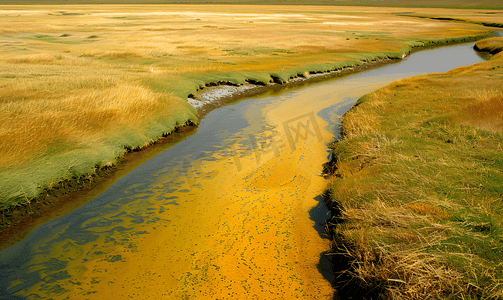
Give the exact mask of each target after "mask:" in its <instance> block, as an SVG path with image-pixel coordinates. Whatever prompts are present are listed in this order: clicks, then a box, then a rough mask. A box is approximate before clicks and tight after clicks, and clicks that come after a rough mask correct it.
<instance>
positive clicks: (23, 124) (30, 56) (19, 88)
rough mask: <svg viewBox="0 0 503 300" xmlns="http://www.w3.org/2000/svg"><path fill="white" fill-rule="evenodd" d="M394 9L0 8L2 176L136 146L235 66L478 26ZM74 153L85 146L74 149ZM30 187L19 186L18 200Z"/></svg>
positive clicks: (397, 43) (275, 66)
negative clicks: (191, 95)
mask: <svg viewBox="0 0 503 300" xmlns="http://www.w3.org/2000/svg"><path fill="white" fill-rule="evenodd" d="M407 10H408V11H410V10H412V9H407ZM413 11H415V12H417V13H422V12H423V10H422V9H413ZM435 11H436V12H438V13H439V14H455V13H457V12H456V11H455V10H440V9H438V10H435ZM398 12H403V9H400V8H364V7H316V6H218V5H212V6H205V5H197V6H183V5H164V6H162V5H157V6H156V5H145V6H142V5H94V6H93V5H88V6H85V5H78V6H77V5H72V6H38V5H32V6H1V7H0V45H2V47H1V48H0V66H1V67H0V124H2V125H1V127H0V168H2V169H4V170H7V172H10V173H6V174H7V175H6V174H4V175H5V176H7V177H8V178H12V174H11V173H12V172H13V170H14V169H16V170H17V171H18V170H19V169H22V168H25V171H24V172H25V173H26V174H34V173H37V172H38V171H37V172H34V171H33V170H32V169H30V168H31V167H32V166H33V165H34V164H37V163H38V162H40V161H42V160H46V163H49V164H51V165H55V164H62V166H61V169H64V170H70V169H71V168H72V166H76V167H73V168H74V169H75V171H74V173H75V174H74V175H79V173H82V172H87V171H88V170H89V168H90V167H89V166H91V168H92V167H94V164H95V163H98V164H104V163H107V162H108V161H109V160H113V159H114V157H115V156H117V155H120V149H123V148H121V147H123V146H129V147H138V146H142V145H144V144H145V143H149V142H151V141H153V140H155V139H156V138H157V137H158V136H160V135H161V134H162V133H165V132H169V131H171V130H172V129H173V127H174V126H176V125H181V124H183V123H184V122H185V121H186V120H188V119H193V120H194V119H195V113H196V111H195V109H193V108H192V107H190V106H189V104H187V102H186V99H185V97H186V96H187V95H188V94H189V93H190V91H192V90H195V89H196V88H197V87H195V86H198V85H201V84H204V83H208V82H210V81H219V80H223V81H226V80H227V79H226V78H227V77H229V76H230V77H232V76H234V75H235V74H237V73H236V72H239V73H240V74H241V72H264V74H265V73H271V72H280V71H284V70H289V69H293V68H301V67H305V66H306V65H311V64H321V63H333V62H337V61H342V60H346V61H347V60H352V58H350V57H348V56H347V55H348V54H354V53H368V52H385V51H394V52H396V51H401V49H404V48H405V47H406V45H405V44H404V42H407V41H410V40H414V39H420V38H442V37H459V36H467V35H480V34H483V33H486V32H489V30H488V29H487V28H484V27H482V26H478V25H473V24H463V23H455V22H442V21H434V20H428V19H418V18H410V17H402V16H396V15H394V13H398ZM428 13H430V11H429V10H428ZM463 13H470V11H467V10H464V11H463ZM473 13H476V12H475V11H474V12H473ZM345 55H346V56H345ZM225 72H227V73H225ZM228 72H232V73H228ZM222 74H224V75H222ZM226 76H227V77H226ZM243 76H244V77H246V76H247V75H243ZM156 120H168V121H169V120H172V121H173V122H171V123H170V124H171V125H169V126H166V125H165V123H166V122H164V123H163V122H160V121H159V122H157V121H156ZM153 121H156V122H157V123H155V126H154V125H152V122H153ZM158 123H159V124H158ZM168 123H169V122H168ZM163 126H164V127H165V129H164V127H163ZM154 127H155V128H156V130H155V131H154V130H153V129H151V128H154ZM146 128H147V129H146ZM127 132H136V133H138V132H139V133H141V134H139V133H138V135H139V136H138V137H136V136H135V137H134V138H129V139H128V138H123V139H122V138H121V139H120V138H118V137H115V136H121V137H124V136H126V137H129V135H128V133H127ZM112 144H113V145H114V146H113V147H112V146H110V145H112ZM71 151H73V152H71ZM83 151H84V152H85V151H87V152H92V153H91V154H92V155H91V154H89V155H87V154H86V155H87V156H85V157H84V158H78V155H80V154H79V153H81V152H83ZM70 152H71V153H70ZM69 153H70V154H69ZM96 153H98V154H100V155H101V154H102V153H106V155H103V158H100V156H99V155H98V154H96ZM66 154H68V156H65V157H63V156H64V155H66ZM58 155H59V156H61V155H62V157H63V158H58V159H56V158H54V157H56V156H58ZM93 155H94V156H93ZM96 155H97V156H96ZM59 156H58V157H59ZM68 157H73V158H75V157H77V158H75V161H71V159H68ZM96 157H98V158H96ZM92 160H97V161H92ZM84 162H85V164H84ZM81 165H82V166H81ZM40 168H42V169H44V170H48V169H46V168H45V167H44V166H42V167H40ZM4 172H5V171H4ZM47 172H48V174H47V175H43V176H39V178H36V179H28V180H27V182H37V186H44V185H47V184H50V182H53V181H55V178H57V177H61V176H62V175H61V174H59V175H58V174H56V173H55V172H56V171H47ZM49 173H50V174H49ZM67 173H68V172H67ZM0 175H1V174H0ZM30 176H33V175H30ZM16 178H25V179H26V176H25V175H23V174H20V175H19V177H16ZM16 180H19V179H16ZM16 184H17V183H16ZM36 189H37V188H36V187H35V186H31V187H28V186H27V187H25V188H24V190H23V192H22V193H23V195H24V198H29V197H30V196H32V195H34V194H36V191H35V190H36ZM7 194H16V195H18V196H19V192H18V191H8V192H7ZM7 197H11V196H7Z"/></svg>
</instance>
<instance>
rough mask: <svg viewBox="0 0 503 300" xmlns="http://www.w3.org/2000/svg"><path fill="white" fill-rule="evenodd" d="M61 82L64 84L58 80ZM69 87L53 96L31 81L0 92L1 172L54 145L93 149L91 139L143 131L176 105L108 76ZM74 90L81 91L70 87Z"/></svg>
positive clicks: (70, 83) (82, 80) (71, 82)
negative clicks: (128, 129)
mask: <svg viewBox="0 0 503 300" xmlns="http://www.w3.org/2000/svg"><path fill="white" fill-rule="evenodd" d="M49 82H50V80H49ZM46 83H47V82H46ZM63 83H64V80H63V79H60V80H58V81H57V84H58V85H61V84H63ZM66 83H67V84H66V86H67V88H64V87H63V91H60V92H59V93H57V92H53V93H51V94H49V93H48V91H46V90H44V89H43V88H44V87H40V86H39V87H34V85H36V83H33V82H29V81H28V82H23V81H17V82H16V83H15V84H12V85H10V86H8V87H2V88H0V99H2V102H1V104H2V105H1V106H0V123H1V124H2V127H1V129H0V141H2V143H0V153H2V154H3V155H2V156H1V158H0V166H1V167H2V168H5V167H9V166H13V165H16V164H19V163H20V162H24V161H26V160H27V159H29V158H34V156H36V155H41V154H43V153H45V152H48V151H51V149H50V148H51V147H52V146H53V145H55V144H56V145H55V146H56V147H61V145H62V144H63V145H64V144H69V145H73V144H81V143H86V144H87V146H88V147H92V140H93V139H99V138H103V134H107V133H108V134H110V133H111V130H116V129H118V128H121V127H123V128H126V127H130V126H133V127H136V126H138V127H141V125H143V123H145V122H147V121H148V119H149V117H151V116H155V115H157V114H158V113H159V112H162V111H164V112H166V111H167V110H168V109H169V108H170V107H169V105H170V103H173V96H170V95H168V94H162V93H155V92H153V91H151V90H149V89H147V88H145V87H142V86H139V85H132V84H130V83H125V82H121V81H120V80H117V79H115V78H112V77H108V76H104V77H101V78H100V77H95V76H93V77H88V78H80V81H77V80H75V78H73V79H72V80H69V81H67V82H66ZM75 85H80V87H78V88H71V87H68V86H75ZM82 87H90V88H82ZM60 88H61V87H60ZM171 108H172V109H173V110H176V108H177V107H171ZM166 117H168V116H166Z"/></svg>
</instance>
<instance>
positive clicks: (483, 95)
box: [458, 90, 503, 132]
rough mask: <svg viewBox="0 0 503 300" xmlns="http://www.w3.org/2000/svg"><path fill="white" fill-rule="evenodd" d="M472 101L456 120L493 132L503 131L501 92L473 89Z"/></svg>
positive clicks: (502, 99)
mask: <svg viewBox="0 0 503 300" xmlns="http://www.w3.org/2000/svg"><path fill="white" fill-rule="evenodd" d="M470 93H472V94H475V95H474V96H473V98H474V101H473V102H474V103H471V104H468V105H466V106H465V107H464V108H463V109H462V110H461V112H460V113H459V116H458V122H460V123H462V124H466V125H470V126H472V127H475V128H480V129H484V130H489V131H493V132H503V113H502V112H503V92H502V91H495V90H491V91H485V90H475V92H473V91H472V92H470ZM469 98H472V97H469Z"/></svg>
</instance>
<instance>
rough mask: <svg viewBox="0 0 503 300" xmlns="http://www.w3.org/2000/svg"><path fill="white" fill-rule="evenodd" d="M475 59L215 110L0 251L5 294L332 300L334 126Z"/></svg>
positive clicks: (400, 67) (433, 58)
mask: <svg viewBox="0 0 503 300" xmlns="http://www.w3.org/2000/svg"><path fill="white" fill-rule="evenodd" d="M472 46H473V45H461V46H451V47H445V48H440V49H436V50H429V51H423V52H418V53H415V54H413V55H412V56H411V57H409V58H407V59H405V60H404V62H402V63H400V64H393V65H389V66H386V67H383V68H380V69H375V70H371V71H368V72H364V73H360V74H355V75H351V76H347V77H344V78H339V79H335V80H332V81H327V82H320V83H315V84H312V85H309V86H306V87H303V88H293V89H289V90H288V91H286V92H283V93H271V94H269V95H263V96H261V97H255V98H253V99H248V100H247V101H243V102H239V103H237V104H235V105H232V106H227V107H224V108H221V109H218V110H215V111H213V112H212V113H210V114H208V115H207V116H206V118H205V119H204V120H203V121H202V122H201V125H200V128H199V129H198V132H197V133H196V134H194V135H192V136H190V137H188V138H187V139H186V140H185V141H183V142H181V143H179V144H177V145H175V146H173V147H171V148H170V149H168V150H166V151H164V152H162V153H161V154H159V155H157V156H156V157H154V158H152V159H150V160H149V161H147V162H145V163H144V164H143V165H141V166H140V167H138V168H136V169H135V170H133V171H132V172H130V173H129V174H128V175H126V176H124V177H122V178H121V179H120V180H118V181H117V182H116V183H115V184H114V185H113V186H111V187H110V188H109V189H108V190H107V191H105V192H104V193H102V194H100V195H99V196H98V197H96V198H95V199H94V200H92V201H90V202H88V203H87V204H86V205H84V206H82V207H80V208H78V209H76V210H75V211H73V212H72V213H70V214H68V215H66V216H64V217H61V218H58V219H55V220H53V221H51V222H48V223H46V224H44V225H42V226H40V227H39V228H37V229H36V230H35V231H33V232H32V233H31V234H30V235H29V236H28V237H27V238H26V239H25V240H23V241H21V242H19V243H17V244H15V245H14V246H12V247H10V248H7V249H5V250H4V251H1V252H0V269H1V275H0V279H1V280H0V295H2V296H7V297H9V298H12V299H17V298H19V299H23V298H28V299H38V298H46V297H47V298H50V297H53V298H67V297H68V298H69V299H85V298H93V299H107V298H108V299H109V298H110V297H111V295H114V296H119V297H123V298H125V297H131V298H137V299H147V298H152V299H162V298H165V299H175V298H176V299H180V298H186V299H195V298H197V299H199V298H209V299H217V298H218V299H225V298H227V299H231V298H238V297H242V298H247V299H248V298H255V299H266V298H267V299H271V298H272V299H273V298H278V299H280V298H294V297H301V298H315V297H318V298H321V299H330V298H331V295H333V289H332V287H331V284H330V282H329V281H327V279H325V278H326V277H327V276H328V275H327V274H325V275H323V274H321V273H320V271H319V269H323V268H326V262H325V261H323V260H321V261H320V254H321V253H322V252H323V251H325V250H326V249H327V247H328V241H327V240H326V239H324V238H323V234H322V233H321V229H320V228H319V226H318V225H317V223H319V222H320V219H324V215H323V214H324V213H326V212H323V209H322V207H320V205H321V201H320V197H319V195H320V194H321V193H322V191H323V189H324V187H325V184H326V183H325V182H324V179H323V178H322V177H320V176H319V174H320V171H321V165H322V164H323V163H324V162H325V161H326V156H327V153H328V152H327V149H326V144H327V143H328V142H330V141H331V140H332V139H333V138H334V135H335V136H337V135H338V133H337V126H338V124H339V122H340V121H339V119H338V117H339V116H340V115H342V114H343V113H344V112H345V111H347V110H348V109H349V108H350V107H351V105H352V104H353V103H354V101H355V100H356V99H358V98H359V97H360V96H362V95H363V94H365V93H368V92H370V91H372V90H374V89H377V88H379V87H382V86H384V85H386V84H388V83H390V82H392V81H393V80H396V79H399V78H403V77H408V76H411V75H416V74H418V73H420V72H444V71H447V70H449V69H452V68H454V67H456V66H460V65H469V64H473V63H476V62H480V61H481V59H480V57H478V56H477V55H476V54H475V53H474V52H473V50H472V49H471V47H472ZM451 62H452V63H451ZM426 64H428V66H427V67H425V65H426ZM418 67H420V68H418Z"/></svg>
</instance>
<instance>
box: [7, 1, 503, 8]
mask: <svg viewBox="0 0 503 300" xmlns="http://www.w3.org/2000/svg"><path fill="white" fill-rule="evenodd" d="M0 4H202V5H207V4H225V5H229V4H231V5H232V4H234V5H236V4H237V5H324V6H370V7H434V8H461V9H503V1H501V0H492V1H488V0H459V1H450V0H424V1H417V0H382V1H381V0H378V1H376V0H314V1H301V0H274V1H271V0H259V1H252V0H72V1H71V2H69V1H65V0H21V1H20V0H0Z"/></svg>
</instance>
